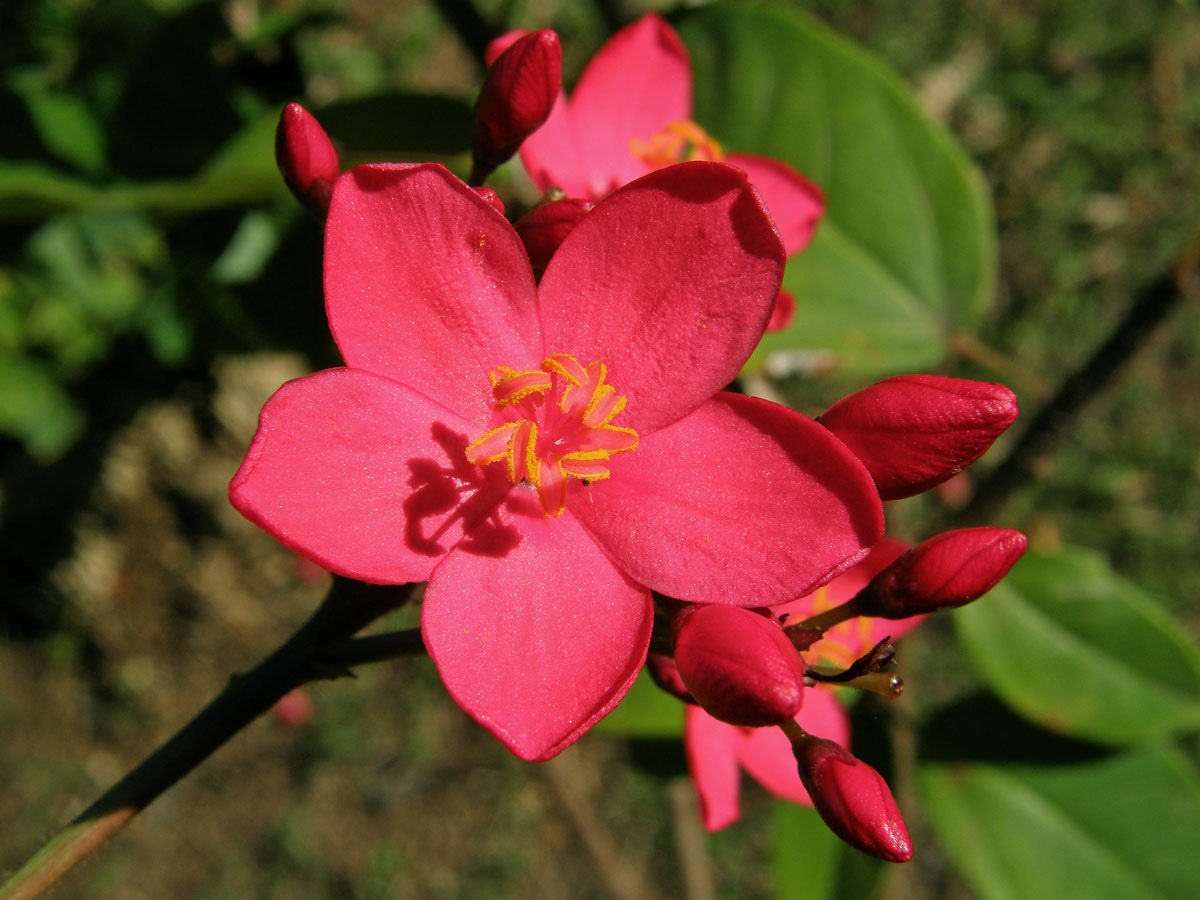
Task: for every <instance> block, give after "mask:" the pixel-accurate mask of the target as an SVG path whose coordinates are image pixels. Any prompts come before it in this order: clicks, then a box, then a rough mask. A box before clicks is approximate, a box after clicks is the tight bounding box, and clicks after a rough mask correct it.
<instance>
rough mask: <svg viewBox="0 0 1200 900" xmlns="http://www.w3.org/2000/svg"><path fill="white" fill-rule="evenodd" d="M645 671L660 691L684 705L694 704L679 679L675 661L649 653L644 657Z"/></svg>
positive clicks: (693, 700)
mask: <svg viewBox="0 0 1200 900" xmlns="http://www.w3.org/2000/svg"><path fill="white" fill-rule="evenodd" d="M646 670H647V671H648V672H649V673H650V677H651V678H653V679H654V683H655V684H657V685H658V686H659V687H660V688H661V689H662V690H664V691H666V692H667V693H668V694H670V695H671V696H672V697H678V698H679V699H680V700H682V701H683V702H684V703H695V702H696V698H695V697H693V696H692V695H691V694H690V693H688V689H687V685H685V684H684V683H683V679H682V678H680V677H679V667H678V666H677V665H675V660H673V659H671V657H669V656H663V655H662V654H661V653H650V654H648V655H647V656H646Z"/></svg>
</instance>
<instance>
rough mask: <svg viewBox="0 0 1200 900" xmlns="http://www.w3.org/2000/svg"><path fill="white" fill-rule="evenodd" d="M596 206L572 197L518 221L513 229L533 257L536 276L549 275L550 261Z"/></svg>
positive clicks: (546, 206) (537, 207)
mask: <svg viewBox="0 0 1200 900" xmlns="http://www.w3.org/2000/svg"><path fill="white" fill-rule="evenodd" d="M594 205H595V204H593V203H591V202H590V201H588V200H576V199H574V198H571V197H568V198H565V199H562V200H551V201H550V202H549V203H543V204H541V205H540V206H535V207H534V208H533V209H531V210H530V211H529V212H527V213H526V214H525V215H523V216H521V218H520V219H518V220H517V223H516V225H514V226H513V227H514V228H516V229H517V234H518V236H520V238H521V242H522V243H523V244H525V251H526V252H527V253H528V254H529V262H530V264H531V265H532V266H533V271H534V273H535V274H536V275H539V276H540V275H541V274H542V273H543V272H544V271H546V266H548V265H549V264H550V257H552V256H553V255H554V251H555V250H557V249H558V245H559V244H561V243H562V242H563V241H564V240H565V239H566V237H567V235H568V234H570V233H571V230H572V229H573V228H574V227H575V226H576V225H577V224H579V220H580V219H582V218H583V217H584V215H585V214H586V213H587V212H588V211H589V210H591V208H592V207H593V206H594Z"/></svg>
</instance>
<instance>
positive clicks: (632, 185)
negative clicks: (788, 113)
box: [230, 16, 1024, 860]
mask: <svg viewBox="0 0 1200 900" xmlns="http://www.w3.org/2000/svg"><path fill="white" fill-rule="evenodd" d="M490 58H491V59H492V67H491V69H490V71H489V73H488V76H487V79H486V81H485V83H484V87H483V90H482V91H481V93H480V97H479V101H478V103H477V105H476V127H475V131H474V135H473V151H472V158H473V163H472V174H471V178H470V179H469V182H470V183H469V184H468V183H464V182H462V181H460V180H459V179H458V178H456V177H455V176H454V175H453V174H451V173H450V172H449V171H448V170H447V169H445V168H443V167H442V166H440V165H435V164H404V165H400V164H376V165H365V166H359V167H356V168H354V169H352V170H350V171H348V172H346V173H343V174H339V172H338V168H339V164H338V159H337V155H336V153H335V152H334V150H333V147H332V144H331V143H330V142H329V140H328V138H327V137H326V136H325V134H324V132H323V131H322V130H321V129H320V126H319V125H317V124H316V121H315V120H314V119H313V118H312V117H311V116H309V115H308V114H307V113H306V112H305V111H304V110H303V109H301V108H300V107H299V106H296V105H294V104H293V105H292V106H289V107H288V109H287V110H285V113H284V116H283V118H282V120H281V122H280V129H279V136H278V143H277V147H278V160H279V164H280V168H281V170H282V171H283V173H284V176H285V179H286V181H287V183H288V185H289V187H291V189H292V190H293V192H295V194H296V195H297V197H298V198H299V199H300V200H301V202H302V203H304V204H305V206H307V207H308V208H309V209H310V210H312V211H313V212H314V213H315V214H316V215H317V216H318V218H321V219H323V220H324V222H325V297H326V309H327V313H328V317H329V325H330V329H331V331H332V334H333V337H334V339H335V341H336V343H337V346H338V349H339V350H340V351H341V354H342V357H343V359H344V362H345V365H344V366H342V367H339V368H333V369H328V370H326V371H322V372H318V373H316V374H313V375H309V376H307V377H304V378H300V379H297V380H296V381H292V382H289V383H288V384H285V385H284V386H283V387H281V388H280V389H279V390H278V391H277V392H276V393H275V395H274V396H272V397H271V398H270V399H269V400H268V401H267V403H266V405H265V407H264V408H263V411H262V415H261V417H260V421H259V428H258V432H257V434H256V435H255V437H254V440H253V443H252V444H251V446H250V449H249V451H248V453H247V455H246V458H245V461H244V462H243V463H242V465H241V467H240V468H239V470H238V472H237V474H236V475H235V476H234V478H233V481H232V483H231V485H230V498H231V500H232V502H233V504H234V506H235V507H237V509H238V510H240V511H241V512H242V514H243V515H245V516H246V517H247V518H248V519H250V520H251V521H253V522H255V523H256V524H258V525H260V526H261V527H262V528H264V529H266V530H267V531H269V532H270V533H271V534H273V535H275V536H276V537H277V538H278V539H279V540H280V541H282V542H283V543H285V544H286V545H288V546H289V547H292V548H293V549H295V550H296V551H297V552H299V553H300V554H301V555H302V556H304V557H306V558H307V559H309V560H312V561H314V562H316V563H318V564H320V565H321V566H324V567H325V568H327V569H329V570H331V571H333V572H336V573H338V574H340V575H343V576H347V577H350V578H355V579H359V580H362V581H367V582H375V583H385V584H387V583H404V582H428V584H427V587H426V589H425V594H424V601H423V607H422V611H421V626H422V635H423V638H424V642H425V646H426V647H427V649H428V651H429V654H430V656H431V657H432V659H433V661H434V663H435V664H436V666H437V668H438V671H439V672H440V674H441V676H442V679H443V681H444V683H445V685H446V687H447V689H448V690H449V692H450V694H451V695H452V696H453V697H454V699H455V700H456V701H457V702H458V704H459V705H460V706H461V707H462V708H463V709H464V710H465V711H466V712H468V713H469V714H470V715H472V716H473V717H474V718H475V719H476V720H477V721H478V722H479V723H480V724H482V725H483V726H484V727H485V728H487V729H488V730H489V731H491V732H492V733H493V734H494V735H495V736H496V737H497V738H499V739H500V740H501V741H503V742H504V743H505V744H506V745H507V746H508V747H509V748H510V749H511V750H512V751H513V752H514V753H516V754H517V755H519V756H521V757H523V758H525V759H530V760H542V759H546V758H549V757H551V756H553V755H554V754H556V753H558V752H559V751H561V750H562V749H563V748H565V747H566V746H568V745H569V744H571V743H572V742H573V741H574V740H576V739H577V738H578V737H579V736H580V735H581V734H583V733H584V732H585V731H586V730H587V729H588V728H590V727H591V726H592V725H593V724H594V723H595V722H596V721H597V720H599V719H600V718H601V717H603V716H604V715H605V714H607V713H608V712H609V711H610V710H611V709H612V708H613V707H614V706H615V705H616V704H617V703H618V702H619V701H620V700H621V698H622V696H623V695H624V694H625V692H626V691H627V690H628V688H629V686H630V685H631V683H632V682H633V680H634V678H635V677H636V676H637V674H638V672H639V670H640V669H641V667H642V666H643V664H648V666H649V667H650V669H651V671H652V672H653V673H654V675H655V677H656V679H657V680H658V681H659V683H660V684H661V685H662V686H664V687H665V688H666V689H668V690H670V691H671V692H672V693H674V694H676V695H677V696H680V697H681V698H683V699H685V700H686V701H688V702H689V703H690V704H692V706H691V707H690V711H689V713H688V718H687V722H688V725H687V732H688V733H687V742H688V755H689V759H690V760H691V764H692V768H693V772H694V775H695V780H696V783H697V785H698V789H699V791H700V793H701V798H702V805H703V808H704V815H705V821H706V824H707V825H708V826H709V827H710V828H718V827H721V826H723V825H725V824H728V822H730V821H732V820H733V819H734V818H736V817H737V790H738V788H737V780H738V768H737V767H738V765H739V764H740V765H742V766H744V767H745V768H746V769H747V770H749V771H750V772H751V773H752V774H753V775H754V776H755V777H756V778H758V779H759V780H760V781H762V782H763V783H764V784H766V785H767V786H768V787H769V788H770V789H771V790H773V791H775V792H776V793H779V794H780V795H782V796H786V797H789V798H791V799H794V800H797V801H801V802H805V801H807V802H811V803H813V804H814V805H815V806H816V808H817V809H818V811H819V812H820V813H821V814H822V816H823V817H824V818H825V820H826V821H827V822H828V823H829V825H830V827H831V828H832V829H833V830H834V831H835V832H836V833H837V834H839V835H840V836H841V837H843V838H844V839H845V840H847V841H849V842H850V843H852V844H854V845H855V846H858V847H860V848H861V849H864V850H866V851H867V852H871V853H874V854H876V855H878V856H882V857H884V858H886V859H891V860H903V859H907V858H908V857H909V856H910V855H911V846H910V845H909V842H908V836H907V832H906V831H905V829H904V824H903V821H902V819H901V818H900V815H899V812H898V811H897V810H896V807H895V803H894V801H893V800H892V799H891V794H890V792H889V791H888V789H887V786H886V784H884V782H883V780H882V779H881V778H880V777H879V776H878V775H877V774H876V773H875V772H874V770H872V769H870V768H869V767H868V766H866V765H865V764H864V763H862V762H860V761H858V760H856V759H855V758H854V757H853V756H851V755H850V753H849V751H848V750H847V749H845V748H846V746H847V745H848V743H849V734H848V726H847V724H846V717H845V714H844V713H842V711H841V707H840V706H839V705H838V701H837V700H836V699H835V697H834V693H833V688H832V686H833V685H848V686H856V687H863V688H867V689H872V690H877V691H880V692H882V693H885V694H894V693H897V692H898V685H899V681H898V679H897V678H896V677H895V676H894V675H892V674H891V673H889V672H887V671H885V666H886V664H887V663H888V662H889V661H890V659H891V656H892V652H893V650H892V647H891V644H890V643H889V640H890V639H894V638H897V637H899V636H900V634H901V633H902V632H903V631H904V630H906V629H907V628H909V627H911V626H912V625H913V624H915V622H916V621H917V619H915V618H912V617H914V616H919V615H924V614H926V613H929V612H932V611H933V610H935V609H938V608H943V607H948V606H955V605H960V604H961V603H964V602H968V601H969V600H971V599H973V598H974V597H976V596H979V595H980V594H982V593H983V592H985V591H986V590H987V589H988V588H990V587H991V586H992V585H993V584H994V583H995V582H996V581H997V580H998V579H999V578H1000V577H1002V576H1003V574H1004V572H1005V571H1007V569H1008V567H1010V566H1011V565H1012V563H1013V562H1014V561H1015V559H1016V557H1017V556H1019V555H1020V553H1021V551H1023V549H1024V538H1023V537H1022V536H1021V535H1019V534H1017V533H1016V532H1004V531H1000V530H998V529H970V530H967V531H965V532H950V533H947V534H944V535H940V536H939V537H937V538H934V539H933V540H932V541H929V542H927V543H926V544H924V545H921V546H919V547H917V548H916V549H915V550H913V551H909V552H907V553H906V552H905V551H904V547H903V545H901V544H899V543H898V542H895V541H892V540H891V539H887V538H883V506H882V501H883V500H891V499H896V498H899V497H905V496H910V495H912V494H915V493H918V492H920V491H924V490H927V489H929V488H930V487H933V486H934V485H936V484H938V483H940V482H942V481H945V480H946V479H948V478H950V477H951V476H953V475H954V474H955V473H957V472H959V471H961V470H962V468H963V467H965V466H967V465H969V464H970V463H971V462H973V461H974V460H975V459H977V458H978V457H979V456H980V455H981V454H982V453H983V452H984V451H985V450H986V449H987V447H988V446H989V445H990V444H991V442H992V441H993V440H994V439H995V438H996V436H997V435H998V434H1000V433H1001V432H1002V431H1003V430H1004V429H1005V428H1006V427H1007V426H1008V425H1009V424H1010V423H1011V422H1012V419H1013V417H1014V416H1015V414H1016V404H1015V399H1014V397H1013V395H1012V393H1011V392H1010V391H1008V390H1007V389H1006V388H1003V387H1002V386H999V385H992V384H983V383H978V382H968V381H963V380H960V379H951V378H941V377H935V376H907V377H902V378H895V379H889V380H887V381H884V382H881V383H879V384H877V385H874V386H872V387H869V388H867V389H865V390H864V391H860V392H858V393H857V394H854V395H851V396H850V397H847V398H846V399H844V400H842V401H841V402H839V403H837V404H835V405H834V406H833V407H832V408H831V409H830V410H829V411H828V412H826V413H825V414H824V415H823V416H821V417H820V418H819V419H818V420H813V419H810V418H808V417H806V416H804V415H802V414H800V413H798V412H795V411H793V410H791V409H788V408H786V407H784V406H780V405H777V404H774V403H770V402H767V401H765V400H760V399H756V398H753V397H748V396H744V395H742V394H740V393H732V392H728V391H725V390H723V388H725V386H726V385H728V384H729V383H730V382H731V381H733V380H734V379H735V378H736V376H737V375H738V373H739V371H740V370H741V368H742V366H743V364H744V363H745V362H746V360H747V358H748V357H749V355H750V353H751V352H752V351H753V350H754V348H755V346H756V344H757V343H758V341H759V339H760V337H761V336H762V334H763V331H764V329H765V328H767V327H768V325H769V324H770V323H771V322H772V320H774V321H775V322H776V323H778V322H779V321H780V319H781V318H782V317H784V313H786V309H787V304H788V303H790V302H791V300H790V298H787V297H786V295H781V293H780V282H781V279H782V273H783V268H784V265H785V262H786V259H787V256H788V255H789V254H791V253H795V252H797V251H798V250H800V249H802V248H803V246H804V245H805V244H806V243H807V241H808V240H809V238H810V237H811V235H812V233H813V229H814V228H815V227H816V225H817V222H818V220H819V218H820V215H821V212H822V208H823V200H822V196H821V192H820V190H819V189H818V188H816V187H815V186H814V185H812V184H811V183H810V182H809V181H808V180H807V179H805V178H804V177H803V176H802V175H800V174H799V173H796V172H794V171H793V170H791V169H789V168H788V167H786V166H784V165H782V164H781V163H778V162H775V161H772V160H766V159H763V158H761V157H755V156H750V155H746V154H737V153H726V152H725V151H724V150H723V149H722V148H721V147H720V146H719V145H718V144H717V143H716V142H715V141H714V140H712V138H711V137H709V136H708V135H707V134H706V133H705V132H704V131H703V130H702V129H701V128H700V126H698V125H697V124H696V123H695V122H693V121H692V120H691V70H690V63H689V61H688V57H687V54H686V51H685V50H684V48H683V45H682V43H681V42H680V41H679V39H678V37H677V36H676V35H675V34H674V32H673V31H672V30H671V29H670V27H669V26H668V25H667V24H666V23H665V22H664V21H662V20H661V19H659V18H658V17H656V16H648V17H646V18H644V19H642V20H640V21H639V22H637V23H635V24H634V25H632V26H630V27H628V28H626V29H625V30H623V31H621V32H620V33H618V34H617V35H616V36H614V38H613V39H612V41H610V43H609V44H608V45H606V46H605V48H603V49H602V50H601V51H600V53H599V54H598V55H597V56H596V58H595V59H594V60H593V61H592V63H591V64H590V65H589V66H588V68H587V70H586V71H585V72H584V74H583V77H582V78H581V79H580V82H579V84H578V86H577V88H576V89H575V91H574V94H573V95H572V97H571V98H570V100H568V99H567V98H566V95H565V94H563V93H562V91H561V88H560V85H559V81H560V70H561V51H560V49H559V46H558V39H557V37H556V36H555V35H554V34H553V32H549V31H540V32H535V33H533V34H528V35H522V34H514V35H509V36H507V37H506V38H504V39H501V41H500V42H498V43H497V44H496V45H494V46H493V48H492V50H491V51H490ZM517 152H519V153H520V155H521V158H522V160H523V162H524V164H525V167H526V169H527V170H528V172H529V173H530V175H531V177H532V178H533V180H534V182H535V184H536V185H537V186H538V187H539V188H540V189H542V190H545V191H547V195H546V197H545V198H544V201H543V202H542V203H540V204H539V205H537V206H535V207H534V208H533V209H532V210H531V211H529V212H528V213H526V214H525V215H524V216H521V217H520V218H518V219H517V221H516V223H515V225H514V224H510V223H509V221H508V219H506V217H505V210H504V206H503V204H502V203H501V201H500V199H499V197H497V196H496V194H495V193H494V192H492V191H491V190H490V189H488V188H486V187H484V186H483V181H485V180H486V178H487V176H488V174H489V173H490V172H491V171H493V170H494V169H495V168H496V167H497V166H499V165H501V164H502V163H503V162H504V161H505V160H507V159H508V158H509V157H511V156H512V155H513V154H514V153H517ZM781 310H782V312H781ZM864 616H869V617H874V618H872V619H866V618H862V617H864ZM889 619H906V620H907V621H905V622H904V623H903V624H900V625H894V624H892V623H891V622H888V621H886V620H889ZM652 639H653V641H654V646H655V652H654V653H650V654H648V651H649V648H650V646H651V642H652Z"/></svg>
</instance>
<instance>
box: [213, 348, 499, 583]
mask: <svg viewBox="0 0 1200 900" xmlns="http://www.w3.org/2000/svg"><path fill="white" fill-rule="evenodd" d="M471 429H472V426H471V425H470V424H469V423H467V422H466V421H464V420H463V419H461V418H459V417H458V416H456V415H454V414H453V413H451V412H449V411H447V410H445V409H443V408H442V407H439V406H438V405H437V404H435V403H433V402H432V401H430V400H429V399H428V398H426V397H423V396H421V395H420V394H417V393H415V392H414V391H412V390H410V389H408V388H406V387H404V386H403V385H400V384H397V383H396V382H394V381H390V380H389V379H387V378H383V377H381V376H379V375H373V374H371V373H369V372H363V371H361V370H358V369H328V370H326V371H324V372H318V373H316V374H315V375H309V376H307V377H305V378H299V379H297V380H295V381H290V382H288V383H287V384H285V385H284V386H283V387H281V388H280V389H279V390H278V391H276V392H275V394H274V396H272V397H271V399H269V400H268V401H267V403H266V405H265V406H264V407H263V411H262V414H261V415H260V417H259V423H258V433H257V434H256V435H255V436H254V442H253V443H252V444H251V445H250V450H249V452H248V453H247V454H246V459H245V460H244V461H243V462H242V465H241V468H239V469H238V471H237V474H236V475H234V477H233V481H232V482H231V483H230V486H229V499H230V501H231V502H232V503H233V505H234V506H235V507H236V508H237V509H238V511H239V512H241V513H242V515H244V516H245V517H246V518H248V519H249V520H250V521H251V522H254V523H255V524H256V525H258V526H260V527H261V528H264V529H265V530H266V531H268V532H270V533H271V534H273V535H274V536H275V537H276V538H278V539H279V540H280V541H282V542H283V543H284V544H286V545H287V546H289V547H291V548H292V549H294V550H296V551H297V552H298V553H301V554H302V555H304V556H305V557H307V558H308V559H311V560H312V561H313V562H315V563H317V564H318V565H320V566H323V567H325V568H326V569H329V570H330V571H333V572H337V573H339V574H341V575H346V576H349V577H351V578H358V579H361V580H363V581H371V582H377V583H382V584H401V583H404V582H409V581H424V580H425V579H427V578H428V577H429V574H430V572H432V571H433V568H434V566H435V565H436V564H437V563H438V561H439V559H441V557H442V556H443V555H444V554H445V553H446V552H447V551H448V550H450V549H451V548H453V547H454V546H455V545H456V544H457V543H458V542H459V540H460V538H461V536H462V533H463V529H464V523H467V524H469V523H470V522H472V521H473V520H474V519H476V518H479V517H481V516H484V515H485V514H486V513H487V512H488V511H489V510H490V509H491V508H492V507H493V506H495V505H496V503H497V502H498V501H499V500H500V499H501V498H502V497H503V496H504V495H505V494H506V493H507V492H508V491H509V490H511V485H509V484H508V482H507V481H506V480H505V478H504V473H503V471H502V470H500V468H499V467H495V466H493V467H488V468H479V467H476V466H471V465H469V464H467V461H466V457H465V456H464V455H463V448H465V447H466V445H467V441H468V440H469V438H468V435H469V434H470V431H471Z"/></svg>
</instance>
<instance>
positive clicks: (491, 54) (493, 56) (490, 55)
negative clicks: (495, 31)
mask: <svg viewBox="0 0 1200 900" xmlns="http://www.w3.org/2000/svg"><path fill="white" fill-rule="evenodd" d="M527 34H529V32H528V31H527V30H526V29H524V28H514V29H513V30H512V31H506V32H504V34H502V35H500V37H498V38H492V40H490V41H488V45H487V46H486V47H484V48H483V63H484V65H486V66H487V67H488V68H489V69H490V68H491V67H492V65H493V64H494V63H495V62H496V60H498V59H499V58H500V54H501V53H503V52H504V51H505V50H507V49H508V48H509V47H511V46H512V45H513V44H515V43H516V42H517V41H519V40H520V39H521V38H523V37H525V35H527Z"/></svg>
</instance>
